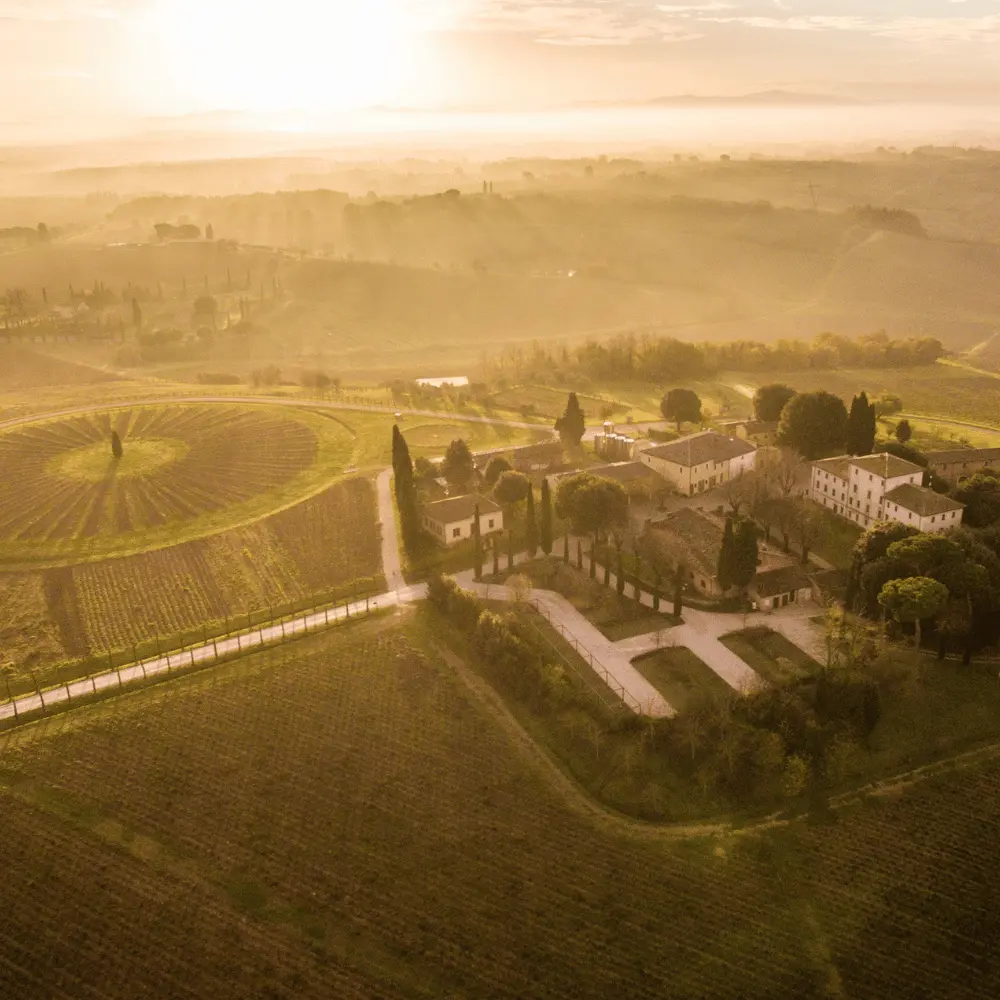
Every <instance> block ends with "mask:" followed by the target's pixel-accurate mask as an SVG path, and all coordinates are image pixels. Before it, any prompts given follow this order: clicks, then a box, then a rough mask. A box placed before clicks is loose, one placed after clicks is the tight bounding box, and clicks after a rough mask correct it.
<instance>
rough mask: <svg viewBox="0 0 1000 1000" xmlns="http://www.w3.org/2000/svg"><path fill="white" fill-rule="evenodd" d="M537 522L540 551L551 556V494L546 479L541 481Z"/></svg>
mask: <svg viewBox="0 0 1000 1000" xmlns="http://www.w3.org/2000/svg"><path fill="white" fill-rule="evenodd" d="M539 522H540V523H539V526H538V527H539V535H540V536H541V543H542V551H543V552H544V553H545V554H546V555H547V556H548V555H551V554H552V493H551V491H550V489H549V481H548V479H547V478H546V479H543V480H542V510H541V516H540V518H539Z"/></svg>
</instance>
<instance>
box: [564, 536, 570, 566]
mask: <svg viewBox="0 0 1000 1000" xmlns="http://www.w3.org/2000/svg"><path fill="white" fill-rule="evenodd" d="M563 562H564V563H568V562H569V532H568V531H567V532H566V534H565V535H563Z"/></svg>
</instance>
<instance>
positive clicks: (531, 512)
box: [524, 483, 538, 559]
mask: <svg viewBox="0 0 1000 1000" xmlns="http://www.w3.org/2000/svg"><path fill="white" fill-rule="evenodd" d="M525 499H526V500H527V501H528V503H527V506H526V507H525V511H524V544H525V547H526V548H527V550H528V558H529V559H534V558H535V552H536V551H537V550H538V525H537V524H536V523H535V490H534V488H533V487H532V486H531V484H530V483H529V484H528V495H527V497H526V498H525Z"/></svg>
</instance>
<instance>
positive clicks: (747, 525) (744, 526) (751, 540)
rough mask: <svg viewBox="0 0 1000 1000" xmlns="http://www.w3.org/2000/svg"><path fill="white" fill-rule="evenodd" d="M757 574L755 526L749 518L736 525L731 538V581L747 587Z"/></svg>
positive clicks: (736, 584) (738, 585)
mask: <svg viewBox="0 0 1000 1000" xmlns="http://www.w3.org/2000/svg"><path fill="white" fill-rule="evenodd" d="M756 575H757V526H756V525H755V524H754V523H753V521H751V520H750V519H749V518H743V519H742V520H741V521H740V523H739V524H738V525H737V528H736V534H735V537H734V538H733V561H732V567H731V569H730V579H731V582H732V583H733V584H734V585H735V586H737V587H740V588H746V587H748V586H749V585H750V584H751V582H752V581H753V578H754V577H755V576H756Z"/></svg>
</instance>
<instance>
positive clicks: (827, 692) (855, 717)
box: [816, 670, 882, 736]
mask: <svg viewBox="0 0 1000 1000" xmlns="http://www.w3.org/2000/svg"><path fill="white" fill-rule="evenodd" d="M816 712H817V714H818V715H819V717H820V718H821V719H822V720H823V721H824V722H834V723H837V722H839V723H844V724H846V725H848V726H850V728H851V729H853V730H855V731H856V732H858V733H860V734H861V735H862V736H867V735H868V734H869V733H870V732H871V731H872V730H873V729H874V728H875V726H877V725H878V721H879V719H881V718H882V693H881V691H880V689H879V686H878V681H876V680H874V679H873V678H871V677H868V676H866V675H865V674H862V673H861V672H860V671H856V670H849V671H838V672H831V671H826V672H824V673H822V674H821V675H820V677H819V681H818V683H817V685H816Z"/></svg>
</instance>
